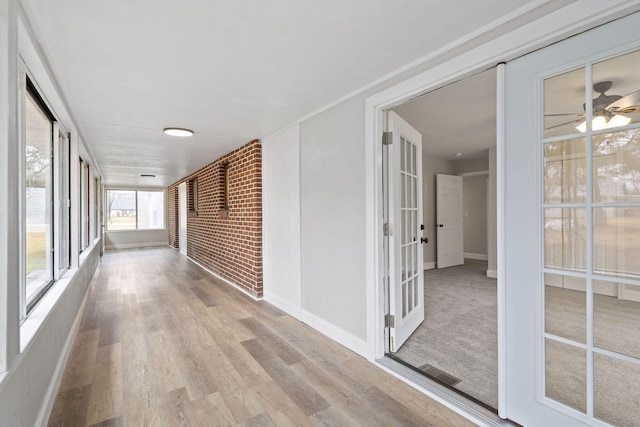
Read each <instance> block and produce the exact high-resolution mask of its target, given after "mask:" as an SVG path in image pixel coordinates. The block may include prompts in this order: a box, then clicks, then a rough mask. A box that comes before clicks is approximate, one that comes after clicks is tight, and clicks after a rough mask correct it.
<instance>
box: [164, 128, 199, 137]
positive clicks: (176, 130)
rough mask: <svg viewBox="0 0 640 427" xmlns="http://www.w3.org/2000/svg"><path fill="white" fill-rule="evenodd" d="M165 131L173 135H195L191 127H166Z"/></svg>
mask: <svg viewBox="0 0 640 427" xmlns="http://www.w3.org/2000/svg"><path fill="white" fill-rule="evenodd" d="M163 132H164V133H165V134H167V135H171V136H193V131H192V130H191V129H184V128H164V130H163Z"/></svg>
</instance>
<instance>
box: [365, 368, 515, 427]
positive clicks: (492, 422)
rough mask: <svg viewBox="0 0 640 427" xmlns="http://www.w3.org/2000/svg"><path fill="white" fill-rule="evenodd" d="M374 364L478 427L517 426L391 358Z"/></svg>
mask: <svg viewBox="0 0 640 427" xmlns="http://www.w3.org/2000/svg"><path fill="white" fill-rule="evenodd" d="M376 364H378V365H379V366H380V367H381V368H383V369H385V370H386V371H388V372H389V373H391V374H393V375H394V376H396V377H398V378H399V379H401V380H403V381H404V382H406V383H407V384H409V385H411V386H412V387H414V388H415V389H416V390H419V391H421V392H422V393H424V394H426V395H427V396H429V397H431V398H433V399H434V400H436V401H437V402H438V403H441V404H443V405H444V406H446V407H447V408H449V409H451V410H452V411H454V412H456V413H458V414H460V415H462V416H463V417H465V418H467V419H468V420H470V421H472V422H474V423H476V424H477V425H479V426H487V427H514V426H517V425H518V424H516V423H513V422H511V421H509V420H503V419H502V418H500V417H498V415H497V414H496V413H495V412H493V411H490V410H489V409H487V408H486V407H484V406H483V405H480V404H479V403H476V402H474V401H472V400H471V399H467V398H465V397H464V396H462V395H461V394H460V393H458V392H456V391H453V390H451V389H449V388H448V387H446V386H445V385H443V384H440V383H439V382H437V381H435V380H432V379H430V378H428V377H427V376H425V375H422V374H420V373H418V372H416V371H415V370H414V369H411V368H409V367H408V366H406V365H404V364H402V363H400V362H398V361H396V360H394V359H392V358H391V357H388V356H385V357H383V358H381V359H376Z"/></svg>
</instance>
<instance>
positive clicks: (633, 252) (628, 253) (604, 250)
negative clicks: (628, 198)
mask: <svg viewBox="0 0 640 427" xmlns="http://www.w3.org/2000/svg"><path fill="white" fill-rule="evenodd" d="M593 242H594V246H595V247H594V251H593V256H594V260H593V265H594V270H595V272H596V273H600V274H606V275H611V276H625V277H636V278H637V277H640V208H637V207H627V208H613V207H611V208H595V209H594V210H593Z"/></svg>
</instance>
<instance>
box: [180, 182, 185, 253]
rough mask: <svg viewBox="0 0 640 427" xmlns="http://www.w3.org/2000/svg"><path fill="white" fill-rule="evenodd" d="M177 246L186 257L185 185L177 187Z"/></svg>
mask: <svg viewBox="0 0 640 427" xmlns="http://www.w3.org/2000/svg"><path fill="white" fill-rule="evenodd" d="M178 225H179V228H178V246H180V253H181V254H183V255H187V183H186V182H183V183H182V184H180V185H178Z"/></svg>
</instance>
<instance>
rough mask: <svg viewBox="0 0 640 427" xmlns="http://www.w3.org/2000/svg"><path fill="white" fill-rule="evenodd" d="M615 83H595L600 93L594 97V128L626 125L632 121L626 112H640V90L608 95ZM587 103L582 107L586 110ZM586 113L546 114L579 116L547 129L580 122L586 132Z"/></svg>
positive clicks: (550, 115)
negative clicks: (625, 93) (626, 93)
mask: <svg viewBox="0 0 640 427" xmlns="http://www.w3.org/2000/svg"><path fill="white" fill-rule="evenodd" d="M611 86H613V83H612V82H611V81H610V80H605V81H601V82H598V83H594V85H593V90H594V92H598V93H599V94H600V95H599V96H598V97H596V98H594V99H593V104H592V111H593V124H592V126H593V130H599V129H604V128H606V127H614V126H624V125H626V124H628V123H629V122H630V121H631V118H630V117H626V116H624V114H631V113H637V112H640V90H636V91H635V92H631V93H630V94H628V95H626V96H620V95H607V94H606V92H607V91H608V90H609V89H611ZM586 107H587V105H586V104H582V109H583V110H584V111H585V112H586V110H587V108H586ZM585 115H586V113H559V114H545V117H560V116H574V117H579V118H578V119H573V120H570V121H568V122H564V123H560V124H558V125H554V126H549V127H547V128H545V130H549V129H554V128H558V127H561V126H565V125H568V124H571V123H579V122H582V123H581V124H580V125H578V126H576V128H577V129H578V130H579V131H580V132H585V131H586V129H587V124H586V122H585V119H584V118H585Z"/></svg>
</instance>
